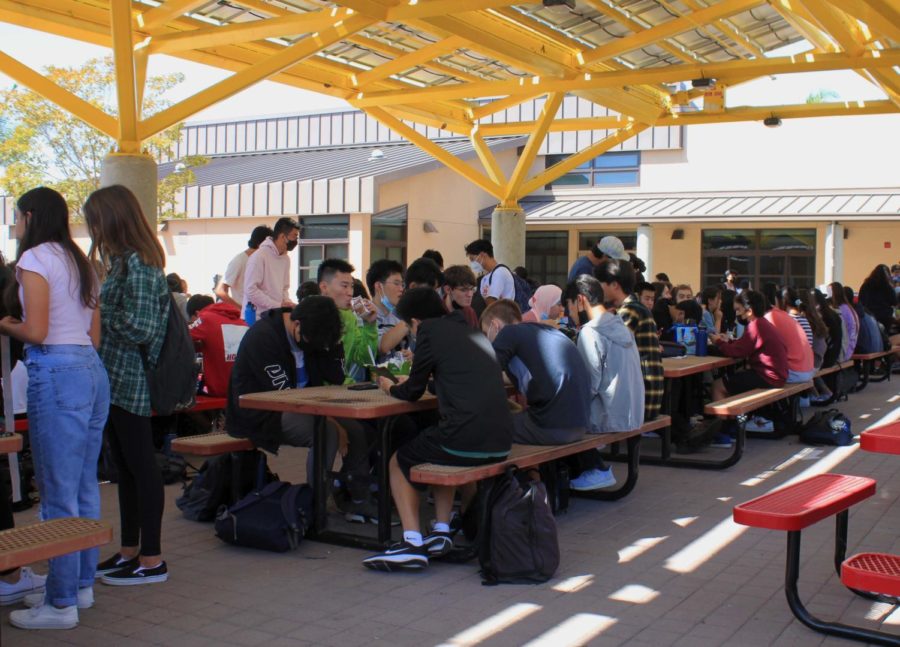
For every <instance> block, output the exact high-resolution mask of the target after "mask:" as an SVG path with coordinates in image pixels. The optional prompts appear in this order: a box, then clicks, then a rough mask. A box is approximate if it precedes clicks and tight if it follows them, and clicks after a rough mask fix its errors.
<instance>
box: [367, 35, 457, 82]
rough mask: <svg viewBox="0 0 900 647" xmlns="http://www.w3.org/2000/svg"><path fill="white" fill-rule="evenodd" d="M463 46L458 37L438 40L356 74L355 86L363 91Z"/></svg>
mask: <svg viewBox="0 0 900 647" xmlns="http://www.w3.org/2000/svg"><path fill="white" fill-rule="evenodd" d="M464 44H465V41H464V40H463V39H462V38H460V37H459V36H451V37H450V38H445V39H444V40H439V41H438V42H436V43H433V44H431V45H426V46H425V47H423V48H421V49H419V50H416V51H415V52H411V53H409V54H405V55H403V56H399V57H397V58H395V59H394V60H393V61H389V62H387V63H382V64H381V65H379V66H378V67H376V68H374V69H371V70H369V71H368V72H363V73H362V74H358V75H357V76H356V81H357V82H356V86H357V87H358V88H360V89H365V87H366V86H368V85H371V84H372V83H373V82H375V81H380V80H381V79H386V78H387V77H389V76H391V75H392V74H399V73H400V72H405V71H406V70H408V69H410V68H412V67H415V66H417V65H421V64H423V63H427V62H428V61H431V60H433V59H436V58H438V57H440V56H444V55H446V54H450V53H451V52H454V51H456V50H457V49H459V48H460V47H462V46H463V45H464Z"/></svg>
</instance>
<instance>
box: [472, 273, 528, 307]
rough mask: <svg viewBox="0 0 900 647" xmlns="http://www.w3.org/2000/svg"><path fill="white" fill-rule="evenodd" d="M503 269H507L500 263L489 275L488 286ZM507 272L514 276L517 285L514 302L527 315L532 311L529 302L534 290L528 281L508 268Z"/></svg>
mask: <svg viewBox="0 0 900 647" xmlns="http://www.w3.org/2000/svg"><path fill="white" fill-rule="evenodd" d="M501 267H506V265H504V264H503V263H499V264H498V265H497V267H495V268H494V269H492V270H491V273H490V274H488V285H490V284H491V281H493V280H494V272H496V271H497V270H498V269H500V268H501ZM506 271H507V272H509V273H510V274H512V277H513V285H515V287H516V293H515V295H514V296H513V301H515V302H516V303H517V304H519V309H520V310H521V311H522V314H525V313H526V312H528V311H529V310H531V304H530V303H529V300H530V299H531V297H532V295H533V294H534V289H533V288H532V287H531V286H530V285H528V281H526V280H525V279H523V278H522V277H521V276H519V275H518V274H516V273H515V272H513V271H512V270H511V269H509V268H508V267H506ZM479 316H481V315H479Z"/></svg>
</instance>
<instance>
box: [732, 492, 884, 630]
mask: <svg viewBox="0 0 900 647" xmlns="http://www.w3.org/2000/svg"><path fill="white" fill-rule="evenodd" d="M873 494H875V481H874V480H873V479H870V478H866V477H863V476H845V475H842V474H819V475H818V476H813V477H812V478H808V479H806V480H804V481H800V482H798V483H794V484H792V485H788V486H787V487H784V488H781V489H779V490H775V491H774V492H770V493H768V494H764V495H763V496H761V497H757V498H755V499H752V500H750V501H747V502H746V503H742V504H740V505H738V506H735V508H734V512H733V515H734V521H735V523H740V524H743V525H745V526H753V527H755V528H768V529H770V530H785V531H787V533H788V537H787V560H786V566H785V580H784V592H785V595H786V596H787V601H788V606H789V607H790V609H791V611H792V612H793V614H794V616H796V617H797V619H798V620H800V622H802V623H803V624H805V625H806V626H807V627H809V628H810V629H814V630H815V631H819V632H822V633H825V634H829V635H832V636H839V637H841V638H849V639H851V640H861V641H864V642H869V643H873V644H877V645H894V646H895V647H896V646H897V645H900V636H892V635H890V634H886V633H883V632H879V631H873V630H871V629H864V628H862V627H851V626H849V625H844V624H840V623H836V622H825V621H823V620H820V619H818V618H816V617H814V616H813V615H811V614H810V613H809V611H807V609H806V607H804V606H803V603H802V602H801V601H800V594H799V593H798V591H797V580H798V579H799V575H800V533H801V531H802V530H803V529H804V528H807V527H809V526H811V525H813V524H814V523H817V522H819V521H821V520H823V519H826V518H828V517H831V516H834V517H835V523H836V528H835V546H834V564H835V569H836V571H837V572H838V574H839V575H841V579H842V581H843V582H844V584H845V585H847V586H849V587H851V589H852V590H854V592H857V593H860V594H861V595H864V596H865V597H872V596H870V595H866V594H864V593H861V592H860V591H872V592H875V593H880V594H884V595H891V593H890V591H891V590H895V589H896V588H897V587H900V558H898V557H894V556H880V555H878V556H877V557H875V558H870V557H867V556H866V555H865V554H864V555H857V556H855V557H851V558H850V559H848V560H846V561H845V560H844V557H845V553H846V550H847V527H848V517H849V510H850V507H851V506H853V505H855V504H857V503H859V502H860V501H863V500H865V499H867V498H869V497H870V496H872V495H873ZM869 555H873V554H869ZM885 580H887V581H888V582H892V584H891V585H890V586H888V587H885V585H884V582H885ZM895 580H896V581H895ZM857 589H859V590H857ZM885 589H886V590H885Z"/></svg>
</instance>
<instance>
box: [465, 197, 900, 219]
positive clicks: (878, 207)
mask: <svg viewBox="0 0 900 647" xmlns="http://www.w3.org/2000/svg"><path fill="white" fill-rule="evenodd" d="M521 205H522V208H523V209H524V210H525V218H526V221H527V222H530V223H540V224H548V223H554V222H559V223H570V222H587V221H590V222H598V221H603V220H632V221H640V222H653V221H657V222H659V221H686V220H693V221H713V220H769V219H771V220H831V219H840V218H854V219H856V218H868V219H876V220H886V219H895V218H898V217H900V188H887V189H870V190H865V191H852V190H849V191H794V192H791V191H771V192H756V191H744V192H733V193H692V194H655V195H653V194H649V195H648V194H644V195H641V194H629V195H606V196H602V197H579V198H572V199H569V200H566V199H559V198H548V199H543V200H541V199H532V200H525V201H522V202H521ZM492 211H493V208H488V209H482V210H481V211H480V212H479V214H478V215H479V217H480V218H482V219H484V218H490V215H491V212H492Z"/></svg>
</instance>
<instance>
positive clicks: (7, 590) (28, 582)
mask: <svg viewBox="0 0 900 647" xmlns="http://www.w3.org/2000/svg"><path fill="white" fill-rule="evenodd" d="M46 581H47V577H46V576H45V575H38V574H37V573H35V572H34V571H32V570H31V569H30V568H28V567H27V566H23V567H22V570H20V571H19V581H18V582H16V583H15V584H9V583H7V582H0V607H5V606H7V605H10V604H15V603H16V602H18V601H19V600H21V599H22V598H24V597H25V596H26V595H28V594H29V593H39V592H40V591H43V590H44V583H45V582H46Z"/></svg>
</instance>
